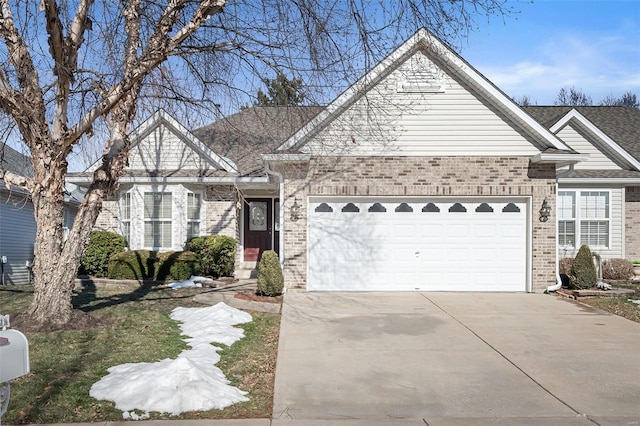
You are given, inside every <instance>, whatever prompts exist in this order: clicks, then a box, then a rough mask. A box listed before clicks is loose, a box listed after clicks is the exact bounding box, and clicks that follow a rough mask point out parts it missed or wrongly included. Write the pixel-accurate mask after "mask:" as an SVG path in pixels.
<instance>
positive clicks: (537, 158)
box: [531, 152, 589, 164]
mask: <svg viewBox="0 0 640 426" xmlns="http://www.w3.org/2000/svg"><path fill="white" fill-rule="evenodd" d="M588 159H589V154H560V153H553V154H552V153H544V152H541V153H540V154H536V155H534V156H533V157H531V162H532V163H564V164H575V163H579V162H582V161H587V160H588Z"/></svg>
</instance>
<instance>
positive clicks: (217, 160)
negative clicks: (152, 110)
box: [154, 109, 238, 173]
mask: <svg viewBox="0 0 640 426" xmlns="http://www.w3.org/2000/svg"><path fill="white" fill-rule="evenodd" d="M156 115H157V118H156V120H158V118H159V119H160V120H158V124H159V123H160V122H164V123H166V124H167V125H168V126H169V127H171V128H172V129H173V130H174V131H175V132H176V133H177V134H178V135H180V136H181V137H182V138H183V139H184V140H185V141H186V142H187V143H189V144H190V145H192V146H193V147H194V148H196V150H198V151H200V154H201V155H202V156H204V157H205V158H206V159H207V160H209V162H211V163H213V164H214V165H215V166H217V167H218V168H219V169H222V170H224V171H227V172H231V173H237V172H238V167H237V166H236V165H235V164H234V163H233V161H231V160H230V159H228V158H225V157H222V156H220V155H218V154H216V153H215V152H213V151H212V150H211V148H209V147H208V146H207V145H205V144H204V143H203V142H202V141H201V140H200V139H198V138H196V137H195V136H194V135H193V133H191V132H190V131H189V130H188V129H187V128H186V127H184V126H183V125H182V124H180V123H179V122H178V120H176V119H175V118H173V117H172V116H171V115H169V114H168V113H167V112H166V111H164V110H162V109H161V110H159V111H158V112H157V113H156V114H154V116H156Z"/></svg>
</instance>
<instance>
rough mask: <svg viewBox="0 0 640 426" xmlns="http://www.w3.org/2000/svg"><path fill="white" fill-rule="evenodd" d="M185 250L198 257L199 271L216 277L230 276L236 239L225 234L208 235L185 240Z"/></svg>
mask: <svg viewBox="0 0 640 426" xmlns="http://www.w3.org/2000/svg"><path fill="white" fill-rule="evenodd" d="M185 250H188V251H192V252H194V253H195V254H196V255H197V256H198V257H199V258H200V273H201V274H203V275H208V276H212V277H214V278H218V277H230V276H232V275H233V268H234V265H235V259H236V240H235V239H233V238H231V237H227V236H225V235H209V236H206V237H195V238H190V239H189V240H187V243H186V244H185Z"/></svg>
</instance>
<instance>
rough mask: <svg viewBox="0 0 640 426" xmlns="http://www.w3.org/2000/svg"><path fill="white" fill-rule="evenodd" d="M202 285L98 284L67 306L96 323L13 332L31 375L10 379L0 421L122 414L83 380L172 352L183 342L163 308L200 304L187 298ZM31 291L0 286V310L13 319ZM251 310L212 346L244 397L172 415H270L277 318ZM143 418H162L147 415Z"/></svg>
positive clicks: (75, 419)
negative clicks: (235, 338) (236, 335)
mask: <svg viewBox="0 0 640 426" xmlns="http://www.w3.org/2000/svg"><path fill="white" fill-rule="evenodd" d="M202 291H205V290H203V289H181V290H177V291H176V290H171V289H166V288H158V287H150V286H144V287H129V286H120V287H117V286H98V287H85V288H84V289H83V290H82V291H77V292H76V293H75V296H74V305H75V306H76V307H77V308H78V309H80V310H82V311H84V312H86V313H89V314H91V315H92V316H94V317H97V318H99V319H101V320H102V321H101V322H102V325H99V326H93V327H90V328H86V329H83V330H75V331H56V332H39V333H34V332H28V331H24V330H21V331H23V332H25V334H26V335H27V338H28V340H29V345H30V360H31V373H30V374H29V375H27V376H25V377H23V378H20V379H18V380H16V381H15V382H13V383H12V385H11V399H10V402H9V410H8V411H7V413H6V414H5V415H4V416H3V417H2V423H3V424H25V423H71V422H105V421H116V420H122V413H121V412H120V410H117V409H116V408H115V407H114V406H113V403H111V402H108V401H98V400H96V399H93V398H91V397H90V396H89V389H90V388H91V385H92V384H93V383H95V382H97V381H98V380H99V379H100V378H101V377H103V376H104V375H106V374H107V369H108V368H109V367H112V366H115V365H118V364H123V363H128V362H154V361H159V360H161V359H164V358H175V357H176V356H177V355H178V354H179V353H180V352H181V351H182V350H184V349H185V348H186V344H185V343H184V342H183V341H182V339H181V337H180V330H179V328H178V325H177V323H176V322H174V321H172V320H171V319H169V313H170V312H171V311H172V310H173V309H174V308H175V307H178V306H183V307H202V306H203V305H200V304H197V303H195V302H193V300H192V298H193V296H194V295H195V294H197V293H198V292H202ZM32 292H33V289H32V288H31V287H22V286H19V287H6V286H3V287H0V314H3V315H6V314H11V316H12V318H13V317H14V316H15V314H16V313H18V312H21V311H24V310H25V309H26V308H27V307H28V305H29V303H30V301H31V297H32ZM251 314H252V316H253V321H252V322H250V323H247V324H243V325H239V326H237V327H241V328H243V329H244V330H245V337H244V338H243V339H242V340H240V341H239V342H237V343H235V344H234V345H232V346H231V347H228V348H225V349H224V350H223V351H222V352H220V354H221V361H220V362H219V363H218V367H220V368H221V369H222V370H223V371H224V373H225V374H226V376H227V378H228V379H229V380H230V381H231V382H232V384H233V385H234V386H237V387H239V388H240V389H242V390H244V391H247V392H249V394H248V395H247V396H248V397H249V399H250V401H249V402H246V403H241V404H237V405H233V406H231V407H228V408H226V409H224V410H211V411H206V412H192V413H185V414H182V415H181V416H179V417H174V418H182V419H196V418H197V419H214V418H229V419H231V418H269V417H271V409H272V399H273V382H274V376H275V363H276V354H277V345H278V334H279V326H280V316H279V315H276V314H267V313H256V312H252V313H251ZM15 328H16V329H18V330H20V328H19V327H17V326H16V327H15ZM220 346H223V345H220ZM151 391H152V390H151ZM151 418H152V419H162V418H165V417H164V416H162V415H161V414H159V413H152V417H151Z"/></svg>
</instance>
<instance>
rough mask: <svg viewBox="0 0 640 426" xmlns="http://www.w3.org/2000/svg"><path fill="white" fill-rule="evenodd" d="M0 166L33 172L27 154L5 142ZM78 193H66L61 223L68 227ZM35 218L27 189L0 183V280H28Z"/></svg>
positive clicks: (25, 173)
mask: <svg viewBox="0 0 640 426" xmlns="http://www.w3.org/2000/svg"><path fill="white" fill-rule="evenodd" d="M0 168H2V169H4V170H7V171H11V172H13V173H15V174H19V175H21V176H27V177H31V176H33V167H32V166H31V162H30V161H29V157H27V156H26V155H23V154H21V153H20V152H18V151H16V150H15V149H13V148H11V147H10V146H9V145H6V144H5V145H3V146H2V147H0ZM80 200H81V195H79V194H78V193H74V194H72V193H71V192H70V193H69V194H68V195H67V196H66V199H65V201H66V209H65V227H67V229H68V227H70V226H71V224H72V223H73V219H74V218H75V215H76V213H77V210H78V205H79V203H80ZM35 240H36V221H35V218H34V216H33V204H32V203H31V197H30V196H29V194H28V193H27V192H25V191H24V190H21V189H20V188H16V187H12V186H9V187H7V185H4V182H2V183H1V184H0V284H1V285H22V284H30V283H31V267H32V265H33V260H34V258H33V248H34V243H35Z"/></svg>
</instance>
